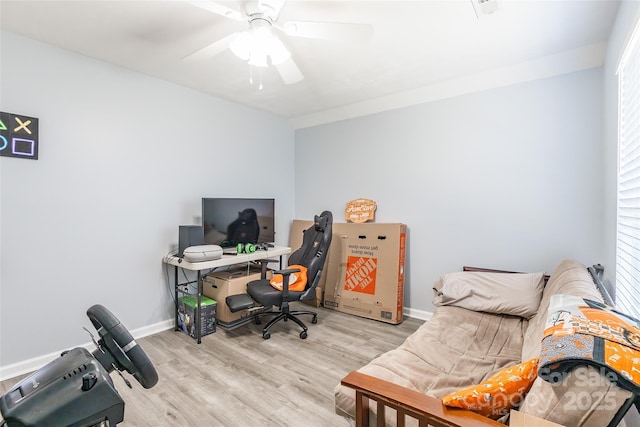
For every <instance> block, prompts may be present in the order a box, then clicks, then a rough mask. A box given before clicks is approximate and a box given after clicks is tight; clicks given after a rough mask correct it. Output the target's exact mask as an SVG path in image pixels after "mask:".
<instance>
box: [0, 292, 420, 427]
mask: <svg viewBox="0 0 640 427" xmlns="http://www.w3.org/2000/svg"><path fill="white" fill-rule="evenodd" d="M300 308H301V309H309V308H310V307H309V306H307V305H303V304H300ZM292 309H295V306H294V307H292ZM312 309H313V310H316V311H317V312H318V323H317V324H315V325H313V324H311V319H310V316H304V318H303V321H304V322H305V323H306V324H307V326H308V327H309V336H308V338H307V339H306V340H301V339H300V338H299V335H298V334H299V332H300V330H299V328H298V326H297V325H296V324H295V323H293V322H287V323H282V322H281V323H280V324H278V325H277V326H275V327H274V328H272V333H271V339H269V340H263V339H262V334H261V326H260V325H254V324H253V323H250V324H248V325H245V326H241V327H239V328H237V329H234V330H232V331H224V330H221V329H218V330H217V331H216V332H215V333H214V334H211V335H208V336H206V337H203V338H202V344H200V345H198V344H196V342H195V340H194V339H192V338H190V337H188V336H187V335H186V334H184V333H181V332H175V331H173V330H169V331H164V332H161V333H158V334H155V335H152V336H149V337H145V338H142V339H139V340H137V341H138V343H139V344H140V345H141V346H142V348H143V349H144V350H145V352H146V353H147V355H148V356H149V358H150V359H151V360H152V362H153V363H154V365H155V367H156V370H157V371H158V375H159V381H158V384H157V385H156V386H155V387H154V388H152V389H149V390H145V389H143V388H142V387H141V386H140V384H138V382H137V381H136V380H135V379H134V378H133V377H132V376H130V375H129V374H126V373H125V374H124V375H125V376H126V377H127V378H129V379H130V381H131V383H132V385H133V389H129V388H127V386H126V385H125V384H124V382H123V381H122V379H121V378H120V377H119V376H118V375H117V374H116V373H112V374H111V377H112V378H113V381H114V382H115V384H116V387H117V388H118V391H119V392H120V394H121V395H122V397H123V399H124V401H125V421H124V422H123V423H122V424H120V425H121V426H123V427H133V426H136V427H143V426H144V427H147V426H148V427H151V426H153V427H159V426H198V427H200V426H234V427H236V426H237V427H244V426H305V427H308V426H319V427H327V426H347V425H349V424H348V422H347V421H346V420H345V419H344V418H342V417H340V416H338V415H336V414H335V413H334V409H333V388H334V387H335V385H336V384H338V383H339V382H340V379H341V378H342V377H343V376H344V375H346V374H347V373H348V372H350V371H352V370H354V369H357V368H359V367H361V366H362V365H365V364H366V363H367V362H369V361H370V360H371V359H373V358H375V357H377V356H378V355H380V354H382V353H384V352H386V351H388V350H390V349H392V348H395V347H397V346H398V345H400V344H401V343H402V342H403V341H404V340H405V338H406V337H407V336H409V335H410V334H411V333H413V332H414V331H415V330H416V329H417V328H418V327H419V326H420V325H421V324H422V321H421V320H417V319H405V321H404V322H402V323H401V324H399V325H390V324H387V323H383V322H378V321H375V320H370V319H364V318H361V317H357V316H351V315H348V314H344V313H339V312H336V311H333V310H328V309H324V308H322V307H320V308H317V309H315V308H312ZM265 320H267V319H265ZM265 323H266V322H263V324H265ZM19 379H20V378H14V379H11V380H7V381H4V382H2V383H0V393H4V392H5V391H6V390H8V389H9V388H10V387H11V386H13V385H14V384H15V383H16V382H17V381H18V380H19Z"/></svg>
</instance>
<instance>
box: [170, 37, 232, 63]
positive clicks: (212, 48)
mask: <svg viewBox="0 0 640 427" xmlns="http://www.w3.org/2000/svg"><path fill="white" fill-rule="evenodd" d="M236 34H238V33H233V34H229V35H228V36H226V37H223V38H221V39H220V40H218V41H216V42H213V43H211V44H210V45H209V46H205V47H203V48H202V49H198V50H196V51H195V52H193V53H191V54H189V55H187V56H185V57H184V58H182V59H186V60H201V59H210V58H213V57H214V56H216V55H219V54H221V53H222V52H224V51H225V50H227V49H229V43H231V40H233V38H234V37H235V36H236Z"/></svg>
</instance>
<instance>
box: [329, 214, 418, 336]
mask: <svg viewBox="0 0 640 427" xmlns="http://www.w3.org/2000/svg"><path fill="white" fill-rule="evenodd" d="M406 237H407V226H406V225H405V224H381V223H377V224H372V223H369V224H367V223H365V224H351V223H337V224H336V223H334V224H333V238H332V242H331V250H330V251H329V261H328V266H327V269H326V271H327V276H326V282H325V287H324V306H325V307H327V308H332V309H334V310H338V311H341V312H344V313H350V314H354V315H357V316H361V317H367V318H370V319H376V320H380V321H382V322H387V323H393V324H397V323H400V322H402V320H403V313H402V311H403V300H404V267H405V256H406Z"/></svg>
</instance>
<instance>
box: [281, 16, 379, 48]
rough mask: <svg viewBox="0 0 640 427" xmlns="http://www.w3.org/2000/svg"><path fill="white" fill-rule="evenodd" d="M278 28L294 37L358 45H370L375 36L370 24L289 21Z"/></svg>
mask: <svg viewBox="0 0 640 427" xmlns="http://www.w3.org/2000/svg"><path fill="white" fill-rule="evenodd" d="M278 28H279V29H281V30H282V31H284V32H285V33H286V34H288V35H290V36H294V37H306V38H311V39H322V40H333V41H346V42H356V43H368V42H369V41H371V37H372V36H373V26H372V25H370V24H354V23H341V22H312V21H289V22H286V23H285V24H284V25H282V27H278Z"/></svg>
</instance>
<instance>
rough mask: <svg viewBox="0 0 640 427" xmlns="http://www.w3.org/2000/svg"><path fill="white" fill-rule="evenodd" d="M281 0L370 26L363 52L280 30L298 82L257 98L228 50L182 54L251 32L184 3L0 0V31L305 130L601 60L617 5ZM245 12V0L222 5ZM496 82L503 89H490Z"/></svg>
mask: <svg viewBox="0 0 640 427" xmlns="http://www.w3.org/2000/svg"><path fill="white" fill-rule="evenodd" d="M471 1H472V0H441V1H436V0H411V1H400V0H393V1H391V0H390V1H367V0H343V1H337V0H336V1H333V0H321V1H310V0H309V1H307V0H289V1H288V2H287V3H286V4H285V6H284V8H283V10H282V12H281V14H280V18H279V20H278V23H281V22H286V21H288V20H298V21H329V22H354V23H366V24H371V25H373V28H374V32H373V38H372V40H371V41H370V42H369V43H368V44H365V45H360V44H357V43H345V42H333V41H324V40H313V39H307V38H294V37H290V36H286V35H284V34H282V33H278V35H279V36H280V38H281V39H282V40H283V42H284V43H285V45H286V46H287V48H288V49H289V50H290V51H291V52H292V58H293V59H294V61H295V63H296V64H297V66H298V68H299V69H300V70H301V71H302V73H303V75H304V76H305V78H304V80H302V81H301V82H299V83H296V84H291V85H286V84H284V82H283V81H282V79H281V78H280V76H279V74H278V73H277V72H276V70H275V69H274V68H273V67H270V68H267V69H264V71H263V85H264V88H263V89H262V90H258V88H257V86H256V85H251V84H250V83H249V69H250V67H249V65H248V64H246V63H244V62H242V60H240V59H238V58H237V57H235V56H234V55H233V54H232V53H231V52H230V51H229V50H226V51H224V52H223V53H221V54H219V55H217V56H215V57H213V58H210V59H202V60H197V61H194V60H191V61H188V60H184V59H183V58H184V57H185V56H187V55H189V54H191V53H193V52H194V51H197V50H198V49H201V48H203V47H205V46H207V45H209V44H210V43H213V42H214V41H216V40H218V39H221V38H223V37H225V36H227V35H229V34H231V33H234V32H237V31H242V30H244V29H246V28H248V24H247V23H244V22H237V21H234V20H231V19H228V18H225V17H223V16H220V15H217V14H214V13H211V12H209V11H206V10H203V9H201V8H198V7H195V6H194V5H192V4H190V3H188V2H186V1H158V0H155V1H151V0H146V1H130V0H124V1H98V0H75V1H56V0H45V1H31V0H20V1H10V0H0V17H1V20H0V25H1V28H2V30H4V31H10V32H13V33H16V34H19V35H23V36H26V37H29V38H32V39H36V40H40V41H42V42H45V43H48V44H51V45H54V46H59V47H61V48H64V49H68V50H71V51H74V52H78V53H81V54H84V55H87V56H90V57H94V58H98V59H100V60H103V61H107V62H110V63H113V64H117V65H120V66H123V67H126V68H128V69H131V70H135V71H138V72H141V73H144V74H148V75H150V76H154V77H157V78H160V79H163V80H167V81H171V82H174V83H177V84H179V85H183V86H186V87H190V88H192V89H195V90H197V91H201V92H205V93H208V94H211V95H214V96H217V97H220V98H224V99H228V100H231V101H234V102H237V103H240V104H244V105H247V106H250V107H253V108H257V109H260V110H264V111H268V112H271V113H273V114H276V115H278V116H280V117H283V118H286V119H289V120H290V121H291V123H292V124H293V125H294V126H296V127H304V126H308V125H313V124H317V123H322V122H326V121H331V120H337V119H340V118H345V117H349V116H351V117H353V116H357V115H360V114H366V113H370V112H375V111H380V110H384V109H389V108H397V107H401V106H404V105H409V104H412V103H417V102H424V101H425V100H429V99H434V98H438V97H445V96H451V95H455V94H457V93H463V92H465V91H471V90H474V89H475V90H478V89H481V88H483V87H490V86H496V85H503V84H509V83H510V82H515V81H517V80H530V79H532V78H539V77H545V76H547V75H554V74H560V73H562V72H568V71H574V70H578V69H584V68H590V67H594V66H599V65H600V64H602V61H603V58H604V52H605V43H606V41H607V39H608V37H609V33H610V31H611V28H612V26H613V23H614V20H615V16H616V13H617V9H618V6H619V2H618V1H614V0H531V1H526V0H499V5H500V10H498V12H496V13H494V14H492V15H488V16H484V17H482V18H481V19H478V18H477V17H476V13H475V11H474V8H473V5H472V3H471ZM219 3H222V4H224V5H226V6H227V7H230V8H233V9H236V10H243V7H245V6H246V5H244V4H243V3H244V2H242V1H220V2H219ZM498 80H500V81H498Z"/></svg>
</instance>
